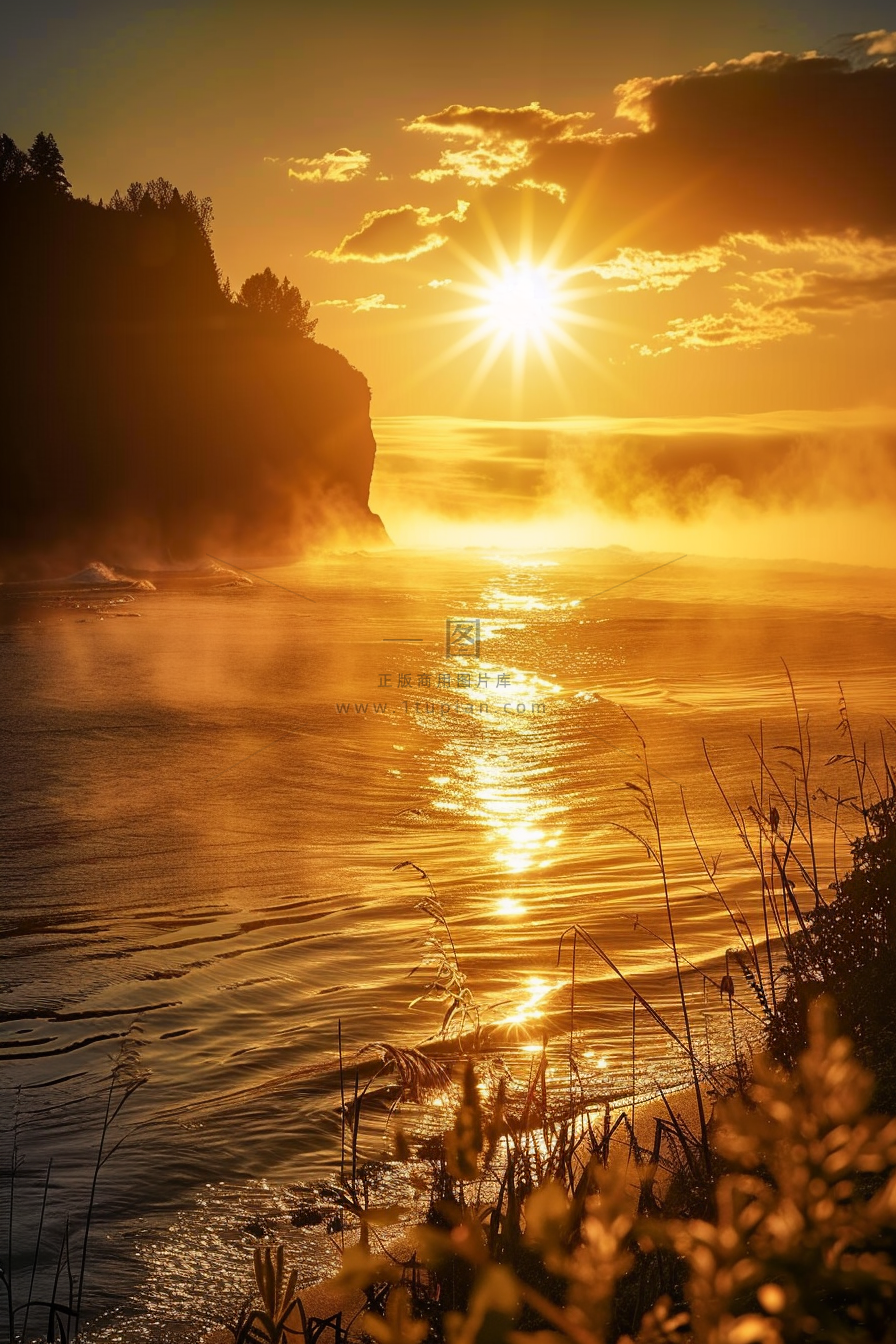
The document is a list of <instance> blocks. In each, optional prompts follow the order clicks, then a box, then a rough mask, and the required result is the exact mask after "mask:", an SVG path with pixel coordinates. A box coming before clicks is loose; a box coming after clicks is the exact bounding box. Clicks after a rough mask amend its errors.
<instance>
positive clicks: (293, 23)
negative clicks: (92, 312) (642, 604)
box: [0, 0, 896, 563]
mask: <svg viewBox="0 0 896 1344" xmlns="http://www.w3.org/2000/svg"><path fill="white" fill-rule="evenodd" d="M13 11H14V18H13V19H12V21H11V23H10V33H11V36H12V41H11V42H10V44H9V46H8V54H7V58H6V66H5V68H4V69H0V77H2V87H3V89H4V93H3V95H2V106H3V121H4V129H6V130H7V131H8V132H9V133H10V134H12V135H14V137H15V138H16V139H17V140H18V141H19V142H20V143H23V142H24V143H28V142H29V141H30V139H31V138H32V137H33V134H34V132H35V131H37V130H39V129H46V130H52V131H53V132H54V133H55V135H56V137H57V139H58V141H59V143H60V145H61V147H62V149H63V151H64V153H65V155H66V167H67V171H68V175H69V177H70V179H71V181H72V182H73V184H74V187H75V190H76V192H79V193H85V192H89V193H90V195H91V196H92V197H93V198H94V199H96V198H97V197H101V196H103V197H108V196H109V195H110V194H111V192H112V191H113V190H114V188H115V187H122V188H123V187H125V186H126V185H127V183H128V182H129V181H130V180H132V179H134V178H138V179H148V178H151V177H154V176H157V175H164V176H166V177H168V178H170V179H171V180H173V181H174V182H176V183H177V184H178V185H180V186H182V187H183V188H192V189H193V190H195V191H196V192H197V193H198V194H200V195H205V194H209V195H211V196H212V198H213V200H214V205H215V225H214V235H213V242H214V246H215V250H216V255H217V258H218V261H219V263H220V265H221V267H222V269H223V271H224V273H225V274H226V275H228V276H229V277H230V278H231V281H232V282H233V284H234V286H235V287H238V286H239V284H240V283H241V282H242V280H243V279H244V278H245V276H246V275H247V274H248V273H250V272H252V271H254V270H258V269H261V268H262V267H263V266H265V265H269V266H271V267H272V268H273V269H274V270H275V271H276V272H277V273H278V274H281V275H282V274H283V273H284V272H285V273H287V274H288V275H289V278H290V279H291V280H292V281H294V282H295V283H298V284H299V286H300V288H301V289H302V292H303V294H304V295H305V297H307V298H309V299H311V300H312V303H313V304H314V308H313V315H314V316H316V317H317V318H318V319H319V326H318V333H317V334H318V339H319V340H321V341H323V342H326V343H328V344H333V345H335V346H337V347H338V348H339V349H341V350H342V351H344V353H345V354H346V355H347V356H348V358H349V359H350V360H351V361H352V362H353V363H354V364H356V365H357V366H358V367H359V368H361V369H362V370H363V372H364V373H365V374H366V376H367V378H368V380H369V382H370V384H371V388H372V392H373V413H374V415H375V417H377V423H378V424H381V426H382V430H381V433H380V439H381V442H383V445H384V449H385V439H388V440H389V442H390V443H392V445H393V447H394V446H395V445H396V444H398V443H400V442H402V441H403V440H402V434H401V433H399V432H398V431H396V433H397V438H396V437H395V435H394V434H393V430H394V429H395V426H396V425H400V424H402V423H404V424H407V423H408V421H407V418H408V417H431V419H430V421H429V424H430V428H431V430H432V433H431V434H429V436H428V438H427V445H428V446H427V447H426V449H425V451H423V450H421V453H420V454H418V456H417V458H416V459H415V467H416V468H421V467H422V466H424V465H425V464H426V463H427V462H428V461H429V457H428V453H429V451H430V449H431V448H432V445H434V444H437V443H438V444H441V445H442V446H441V449H440V451H441V452H442V456H443V460H447V459H448V458H449V457H450V458H451V461H452V463H454V465H455V466H457V464H459V463H463V462H466V461H467V456H468V455H467V453H466V449H465V447H464V444H466V443H467V442H468V441H469V436H468V434H467V430H466V429H464V428H463V426H464V425H467V426H469V425H470V424H474V423H477V422H484V421H489V422H499V423H501V424H507V423H513V422H519V423H520V424H521V425H532V424H533V422H538V421H545V420H547V421H551V422H552V423H557V422H559V421H560V420H561V419H565V420H566V421H567V422H568V423H567V428H566V430H563V431H562V432H561V431H560V430H559V429H557V430H555V432H554V434H555V437H554V448H553V449H552V450H551V452H552V453H553V455H554V458H556V457H557V456H558V454H559V456H560V457H562V458H563V460H564V461H565V462H566V463H567V466H566V467H564V471H567V473H568V472H569V471H572V476H571V477H568V479H569V480H571V481H574V482H575V483H576V484H575V488H576V489H578V490H584V491H586V493H588V492H590V493H591V494H595V495H597V496H599V498H600V499H601V501H602V503H603V504H604V505H605V507H606V509H607V510H609V511H611V512H612V513H613V515H614V516H615V517H616V518H617V519H619V520H624V519H625V518H626V517H629V518H631V517H634V516H635V515H637V514H639V513H641V514H643V513H644V512H645V510H647V511H648V512H649V511H650V510H651V509H652V510H653V511H654V513H655V514H656V515H657V516H660V515H662V516H663V517H665V518H667V519H668V520H670V521H671V522H673V523H675V520H677V522H678V523H681V522H682V521H683V520H686V519H687V517H689V516H693V515H694V513H695V510H696V511H697V512H700V511H701V510H702V513H703V515H705V514H706V512H707V510H708V509H709V508H710V501H711V502H712V505H713V507H716V505H717V504H718V501H719V500H720V499H721V498H722V497H724V498H726V499H728V500H730V501H733V500H738V501H740V505H741V506H743V507H749V508H753V509H754V510H758V511H760V512H763V511H764V512H765V513H769V511H772V512H775V511H781V512H783V513H786V512H787V510H791V511H792V510H794V509H797V510H799V509H803V510H805V509H810V508H815V507H820V506H821V505H823V506H824V507H826V508H829V509H834V508H836V509H843V508H849V509H854V510H859V511H861V509H862V508H863V507H864V503H863V501H864V499H865V498H866V496H869V495H874V496H875V497H876V499H877V505H876V506H875V507H878V506H880V507H883V508H884V509H886V508H887V507H889V508H890V509H891V511H892V509H893V503H892V488H891V479H892V477H893V474H894V466H893V462H894V433H893V416H892V411H893V409H894V406H896V388H894V377H893V369H894V367H896V360H894V354H896V340H894V313H896V175H894V174H893V173H892V171H888V169H887V166H886V165H887V164H888V163H891V162H892V127H893V124H894V115H896V5H894V4H893V3H891V2H887V3H850V4H844V3H834V2H833V0H814V3H809V0H806V2H805V3H802V2H800V3H796V2H793V3H786V4H776V5H771V4H759V3H750V4H742V3H733V4H731V5H725V6H719V5H717V4H709V3H706V4H705V3H702V2H698V0H692V2H690V3H686V4H682V5H674V6H673V5H670V4H668V3H665V2H664V3H652V2H648V0H642V2H641V3H638V0H634V2H633V3H621V2H620V0H612V2H611V3H589V4H584V3H578V0H577V2H576V3H569V2H567V0H558V2H557V3H553V4H550V5H548V4H531V3H527V2H526V0H521V2H520V3H516V4H509V3H507V4H505V3H495V4H489V3H484V4H483V3H480V4H475V5H474V4H468V3H465V2H461V3H456V4H454V5H453V6H451V7H450V8H449V7H446V6H438V7H436V6H419V5H418V6H411V5H403V4H395V3H391V4H390V3H384V4H383V5H377V6H373V5H369V4H352V3H334V4H332V5H328V6H313V5H309V4H304V3H299V4H295V3H293V4H287V3H281V4H272V3H269V2H268V0H262V3H259V4H254V5H248V4H198V5H197V4H185V5H182V6H176V7H173V8H168V9H163V8H160V7H158V6H150V5H147V4H142V3H136V4H132V5H125V6H122V5H112V4H105V3H88V4H86V5H84V6H66V5H62V4H57V5H52V4H50V5H43V6H37V7H34V6H26V5H24V4H22V5H14V6H13ZM445 417H454V418H455V420H456V429H457V434H456V435H455V436H454V438H453V439H452V440H451V442H452V444H453V445H454V446H453V447H452V448H451V449H450V450H449V448H448V447H447V441H446V440H445V438H444V435H443V432H442V429H440V428H439V426H440V425H443V423H444V421H445ZM751 417H752V419H751ZM757 417H758V419H757ZM763 417H764V419H763ZM626 421H631V422H633V423H632V424H631V425H629V427H628V430H626V429H625V422H626ZM635 421H637V422H639V423H640V426H641V427H640V428H638V427H637V426H636V425H635V424H634V422H635ZM573 422H577V424H578V428H575V425H574V424H573ZM760 422H761V425H760ZM645 425H648V426H649V427H648V428H646V429H645V428H644V426H645ZM390 426H391V428H390ZM571 426H572V427H571ZM583 426H585V428H583ZM608 426H612V430H610V429H608V428H607V427H608ZM709 426H711V428H708V427H709ZM415 432H416V434H417V438H418V439H419V437H420V431H419V430H418V431H415ZM521 433H522V437H523V440H525V442H526V445H527V446H526V449H525V451H524V452H523V457H524V458H525V461H526V463H528V465H527V466H522V467H519V471H521V472H522V476H521V477H520V479H521V480H522V481H523V482H524V490H525V492H526V493H527V498H529V499H530V500H531V499H533V498H537V499H539V500H540V501H542V502H543V501H544V499H545V497H546V495H549V494H550V493H551V491H553V490H554V489H555V485H556V482H555V481H552V480H548V478H547V477H546V476H545V475H544V473H543V472H541V474H539V476H538V481H537V484H536V485H533V482H532V478H531V471H530V469H531V464H532V460H533V457H532V452H531V451H530V450H531V448H532V443H533V442H534V440H533V439H532V437H531V435H529V431H525V432H523V431H521ZM533 433H534V431H533ZM384 435H385V439H384ZM527 435H529V436H528V437H527ZM558 435H559V438H558V437H557V436H558ZM480 438H481V436H480ZM487 438H488V445H489V446H488V447H487V448H486V447H485V446H483V445H484V440H483V443H482V444H481V445H480V446H481V449H482V451H481V471H480V473H479V475H480V477H481V479H482V480H488V481H490V482H491V484H490V486H489V489H490V490H493V491H498V492H499V493H500V494H501V496H502V498H503V499H504V501H505V502H506V500H507V499H510V498H513V497H514V492H515V489H516V485H517V484H518V481H516V478H514V477H513V476H512V473H511V469H510V465H509V463H508V461H507V459H506V454H505V457H504V458H503V459H501V460H502V461H503V466H502V469H501V471H500V472H498V474H497V475H495V470H496V469H495V463H496V460H497V459H496V458H495V455H494V449H495V444H496V443H498V441H499V440H500V438H501V436H500V435H495V434H492V435H490V436H487ZM573 441H575V442H576V443H578V444H580V445H581V444H582V443H591V444H598V445H601V452H600V454H599V456H600V458H601V461H602V462H603V463H604V464H605V465H606V463H608V462H610V461H612V462H614V463H615V464H616V465H615V467H614V468H613V471H615V472H616V473H617V475H618V474H619V472H620V471H621V470H622V469H621V467H620V462H621V461H622V460H623V459H621V458H620V456H619V454H620V452H622V449H620V448H619V447H618V445H619V444H620V443H624V444H628V445H629V446H630V447H629V450H626V451H627V452H628V454H629V455H627V456H624V463H625V468H624V473H623V474H624V477H625V481H624V488H623V487H622V486H620V487H619V488H617V486H615V485H614V486H612V488H611V484H610V476H609V475H608V469H605V468H604V467H602V468H601V469H600V470H597V469H596V468H595V469H594V470H589V471H586V470H585V469H584V467H583V465H582V460H581V459H582V450H581V449H580V448H579V449H577V450H576V452H575V453H573V454H572V458H576V461H577V465H576V466H575V467H574V469H573V468H571V467H569V461H570V460H571V458H570V444H571V443H572V442H573ZM611 442H612V444H614V445H616V447H614V448H613V450H612V453H611V452H610V449H609V447H608V445H609V444H611ZM558 444H559V445H560V447H559V448H558V447H557V445H558ZM658 444H664V445H665V446H664V449H663V452H659V451H658V447H657V445H658ZM632 445H635V446H632ZM455 450H456V451H455ZM589 451H590V450H589ZM395 452H396V454H397V456H393V458H392V469H393V470H397V462H398V460H399V457H400V456H401V451H400V450H399V449H398V448H396V449H395ZM838 453H839V454H840V457H839V458H838V457H837V454H838ZM576 454H578V456H577V457H576ZM632 454H634V456H632ZM585 456H586V457H587V453H586V454H585ZM535 458H536V459H537V458H538V453H536V454H535ZM554 458H552V460H554ZM843 461H845V462H852V463H853V465H854V466H856V468H857V469H858V466H859V465H861V469H862V470H863V471H864V472H865V473H866V477H865V479H864V480H863V482H861V483H859V482H858V481H857V480H856V479H855V472H853V473H852V474H850V472H849V471H847V472H846V473H845V475H844V473H843V471H841V470H840V468H839V467H837V466H836V463H837V462H843ZM539 470H540V469H539ZM508 473H510V474H508ZM527 473H530V474H527ZM418 474H419V473H418ZM571 488H572V487H571ZM686 495H688V496H690V497H692V499H693V500H695V501H697V502H696V503H694V504H691V505H687V506H685V505H684V504H683V503H682V500H683V499H684V497H685V496H686ZM648 504H649V507H648ZM688 510H690V513H689V512H688ZM498 513H499V514H500V513H501V509H498ZM675 525H677V524H675ZM850 534H851V536H852V537H853V542H855V539H856V537H857V535H858V534H857V530H856V527H855V526H853V527H851V528H850ZM869 546H870V550H869ZM869 546H865V547H864V549H863V547H862V545H858V544H853V543H851V544H850V547H848V548H847V549H848V550H849V552H850V554H853V555H855V556H856V557H858V558H861V557H864V558H866V559H868V558H872V556H873V557H874V559H875V562H876V563H885V562H886V557H885V558H884V559H881V558H880V555H881V550H882V548H883V550H884V551H885V550H886V543H885V542H884V541H882V540H881V539H878V541H877V542H875V543H874V545H873V546H871V544H870V543H869Z"/></svg>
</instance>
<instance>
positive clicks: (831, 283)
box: [593, 234, 896, 356]
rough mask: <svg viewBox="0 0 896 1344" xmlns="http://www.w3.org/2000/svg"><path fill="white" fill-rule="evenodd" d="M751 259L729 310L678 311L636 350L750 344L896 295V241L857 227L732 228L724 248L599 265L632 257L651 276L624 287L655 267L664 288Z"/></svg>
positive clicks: (608, 270) (609, 271) (618, 267)
mask: <svg viewBox="0 0 896 1344" xmlns="http://www.w3.org/2000/svg"><path fill="white" fill-rule="evenodd" d="M769 254H770V255H771V256H774V257H775V258H780V259H781V260H782V261H784V260H786V261H788V262H790V264H789V265H779V266H772V267H767V266H765V267H764V266H763V265H762V261H763V259H766V260H767V259H768V256H769ZM645 259H647V260H645ZM748 259H749V260H750V261H751V262H753V264H752V266H751V267H750V269H740V270H737V271H736V272H735V273H734V274H735V278H734V279H733V281H732V282H731V283H729V284H727V285H726V286H725V288H726V289H728V290H729V291H733V292H734V293H736V294H738V295H739V297H737V298H735V299H734V300H733V302H732V304H731V307H730V308H729V309H728V311H727V312H724V313H705V314H702V315H700V316H697V317H691V318H684V317H674V318H672V319H671V321H670V322H669V323H668V325H667V326H666V328H665V330H664V331H662V332H660V333H659V334H658V335H657V336H655V337H654V338H653V340H652V341H651V342H648V343H642V344H636V345H635V346H633V348H634V349H635V351H636V352H637V353H638V354H641V355H654V356H655V355H662V354H668V353H669V351H670V350H672V349H673V348H674V347H676V346H679V347H683V348H685V349H690V350H699V349H711V348H718V347H719V346H741V347H743V348H745V349H750V348H752V347H755V346H758V345H765V344H768V343H769V342H770V341H781V340H784V339H785V338H786V337H789V336H806V335H809V334H810V333H811V332H813V331H814V330H815V329H816V325H817V322H818V321H819V320H820V319H821V318H823V317H825V316H827V317H829V318H834V319H836V318H837V316H838V315H843V314H848V313H850V312H853V311H855V310H856V309H859V308H870V307H873V306H878V305H881V304H885V303H893V302H894V301H896V243H886V242H884V241H882V240H880V239H862V238H860V237H858V236H857V235H855V234H852V235H847V236H840V237H825V236H823V235H821V236H820V235H811V236H803V237H801V238H792V239H788V238H778V239H774V238H767V237H765V236H764V235H762V234H741V235H729V236H728V237H726V238H724V239H723V240H722V242H721V243H720V244H719V245H718V247H716V248H704V249H701V250H700V251H698V252H694V253H689V254H684V255H683V256H680V257H675V256H672V255H668V256H664V255H663V254H662V253H656V254H635V255H634V256H632V255H630V250H629V252H628V253H625V252H620V253H619V254H617V257H616V258H614V259H613V260H611V261H610V262H608V263H606V264H605V265H602V266H600V267H594V268H593V269H594V270H595V271H596V272H597V273H598V274H604V275H605V276H606V277H607V278H609V277H612V276H613V275H615V274H617V273H622V274H623V275H624V274H625V271H626V268H627V266H628V265H629V263H631V266H632V270H633V271H634V272H635V274H636V275H637V274H638V272H639V271H640V270H641V268H643V269H644V272H645V274H646V281H644V282H643V284H642V281H640V280H636V282H635V283H633V284H632V285H631V286H622V287H621V288H627V287H628V288H641V287H644V286H645V285H646V287H649V286H650V280H651V275H652V272H653V273H654V275H655V278H656V280H657V282H658V283H657V285H656V287H657V288H664V287H665V288H669V287H675V286H674V285H673V284H671V283H670V284H669V285H666V284H665V281H666V279H668V280H669V281H670V282H672V281H675V284H678V283H681V282H682V281H683V280H685V279H687V278H688V275H689V274H693V273H694V272H695V271H696V270H698V269H701V268H702V267H701V262H706V263H707V264H706V267H705V268H706V269H708V270H712V271H717V270H719V269H722V268H723V267H724V266H726V265H729V264H731V263H732V262H733V261H739V262H741V263H743V262H744V261H745V260H748ZM676 263H680V264H679V265H676ZM688 265H690V270H688Z"/></svg>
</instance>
